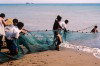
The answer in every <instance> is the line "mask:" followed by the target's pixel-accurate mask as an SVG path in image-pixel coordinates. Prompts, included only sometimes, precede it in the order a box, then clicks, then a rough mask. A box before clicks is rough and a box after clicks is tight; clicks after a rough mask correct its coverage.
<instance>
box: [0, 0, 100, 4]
mask: <svg viewBox="0 0 100 66" xmlns="http://www.w3.org/2000/svg"><path fill="white" fill-rule="evenodd" d="M26 2H29V3H31V2H33V3H100V0H0V3H4V4H5V3H26Z"/></svg>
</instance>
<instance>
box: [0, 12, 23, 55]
mask: <svg viewBox="0 0 100 66" xmlns="http://www.w3.org/2000/svg"><path fill="white" fill-rule="evenodd" d="M4 18H5V14H4V13H1V14H0V52H1V47H2V45H3V38H4V37H5V40H6V44H7V48H8V49H9V54H11V55H16V54H17V53H18V47H17V44H16V41H17V39H18V38H19V36H20V33H21V32H23V33H25V30H24V29H23V26H24V23H22V22H19V21H18V19H6V20H5V19H4Z"/></svg>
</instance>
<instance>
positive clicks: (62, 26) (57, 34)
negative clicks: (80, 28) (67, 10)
mask: <svg viewBox="0 0 100 66" xmlns="http://www.w3.org/2000/svg"><path fill="white" fill-rule="evenodd" d="M61 19H62V17H61V16H60V15H58V16H57V18H56V19H55V22H54V25H53V32H54V42H55V41H56V43H55V45H56V50H58V51H59V45H60V44H61V43H62V42H63V40H65V39H66V32H67V31H68V30H67V29H66V28H67V27H66V26H67V24H68V22H69V21H68V20H67V19H66V20H65V21H61ZM97 28H98V26H97V25H95V26H94V28H93V29H92V30H91V33H98V30H97ZM61 31H63V34H64V36H63V35H62V34H61ZM62 37H63V38H64V37H65V38H64V39H62ZM65 41H66V40H65Z"/></svg>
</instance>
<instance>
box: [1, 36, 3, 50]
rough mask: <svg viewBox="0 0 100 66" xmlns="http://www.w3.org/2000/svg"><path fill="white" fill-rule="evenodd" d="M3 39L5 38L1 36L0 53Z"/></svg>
mask: <svg viewBox="0 0 100 66" xmlns="http://www.w3.org/2000/svg"><path fill="white" fill-rule="evenodd" d="M2 38H3V36H0V51H1V46H2V45H3V41H2Z"/></svg>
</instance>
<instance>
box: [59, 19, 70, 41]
mask: <svg viewBox="0 0 100 66" xmlns="http://www.w3.org/2000/svg"><path fill="white" fill-rule="evenodd" d="M68 22H69V21H68V20H67V19H66V20H65V21H64V22H59V24H60V26H61V27H62V30H63V34H62V37H63V40H64V41H66V32H67V29H66V26H67V24H68Z"/></svg>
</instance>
